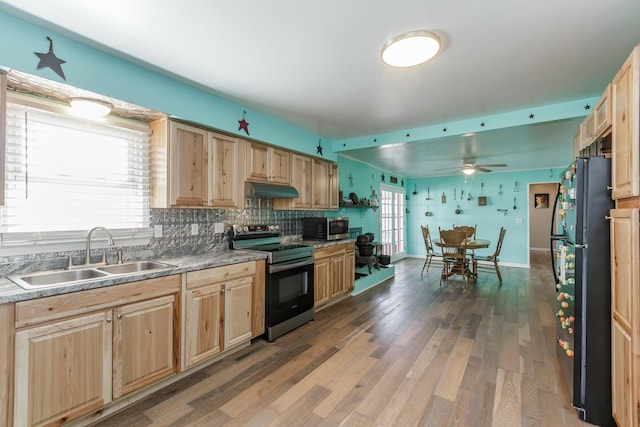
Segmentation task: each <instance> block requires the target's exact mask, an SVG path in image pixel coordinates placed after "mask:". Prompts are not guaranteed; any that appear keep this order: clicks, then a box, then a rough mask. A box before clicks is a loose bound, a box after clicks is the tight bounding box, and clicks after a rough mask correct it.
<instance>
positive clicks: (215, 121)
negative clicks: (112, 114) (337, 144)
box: [0, 12, 337, 161]
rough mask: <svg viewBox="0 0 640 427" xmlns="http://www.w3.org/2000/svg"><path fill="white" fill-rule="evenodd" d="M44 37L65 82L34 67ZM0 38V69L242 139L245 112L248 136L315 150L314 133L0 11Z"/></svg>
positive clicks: (327, 144) (326, 153)
mask: <svg viewBox="0 0 640 427" xmlns="http://www.w3.org/2000/svg"><path fill="white" fill-rule="evenodd" d="M47 36H49V37H51V38H52V39H53V42H54V45H53V47H54V52H55V54H56V56H57V57H58V58H60V59H63V60H65V61H66V63H65V64H62V69H63V71H64V74H65V76H66V77H67V81H64V80H63V79H61V78H60V77H58V75H57V74H55V73H54V72H53V71H52V70H51V69H49V68H43V69H41V70H36V66H37V65H38V62H39V59H38V57H37V56H36V55H35V54H34V52H47V51H48V49H49V42H48V41H47V39H46V37H47ZM150 37H152V35H150ZM0 40H2V43H0V67H4V68H12V69H16V70H19V71H22V72H25V73H29V74H34V75H36V76H38V77H42V78H46V79H49V80H53V81H57V82H60V83H66V84H69V85H71V86H74V87H78V88H81V89H85V90H88V91H91V92H95V93H98V94H102V95H106V96H108V97H111V98H115V99H119V100H122V101H126V102H130V103H133V104H137V105H140V106H143V107H147V108H151V109H154V110H158V111H161V112H164V113H167V114H169V115H172V116H175V117H179V118H182V119H185V120H189V121H193V122H197V123H200V124H202V125H206V126H210V127H213V128H216V129H219V130H221V131H224V132H228V133H231V134H238V135H240V136H242V137H246V134H245V133H244V132H243V131H242V132H239V131H238V120H241V119H242V112H243V110H245V111H246V112H247V114H246V120H247V121H248V122H249V132H250V136H249V137H250V138H253V139H256V140H259V141H263V142H268V143H271V144H275V145H279V146H282V147H285V148H288V149H291V150H296V151H299V152H303V153H307V154H311V155H315V154H316V147H317V145H318V139H319V136H318V135H316V134H313V133H310V132H308V131H305V130H302V129H299V128H297V127H294V126H291V125H289V124H287V123H285V122H282V121H280V120H277V119H274V118H272V117H269V116H267V115H265V114H262V113H260V112H257V111H252V110H250V109H248V108H246V107H244V106H242V105H238V104H236V103H233V102H231V101H228V100H226V99H223V98H221V97H219V96H216V95H214V94H211V93H208V92H206V91H204V90H201V89H198V88H196V87H194V86H191V85H189V84H187V83H184V82H182V81H179V80H176V79H174V78H170V77H167V76H165V75H163V74H160V73H157V72H153V71H150V70H148V69H146V68H143V67H141V66H139V65H136V64H134V63H132V62H129V61H127V60H124V59H121V58H118V57H115V56H113V55H110V54H108V53H105V52H103V51H100V50H98V49H94V48H92V47H89V46H87V45H85V44H82V43H79V42H76V41H73V40H71V39H69V38H67V37H64V36H62V35H61V34H58V33H56V32H54V31H50V30H46V29H44V28H41V27H39V26H36V25H33V24H30V23H28V22H26V21H24V20H21V19H19V18H16V17H14V16H12V15H9V14H6V13H3V12H0ZM167 54H169V55H170V52H168V53H167ZM331 144H332V142H331V141H324V140H323V146H324V147H325V150H324V152H323V157H325V158H327V159H329V160H333V161H335V160H336V159H337V155H336V154H335V153H334V152H332V150H331V149H330V147H331Z"/></svg>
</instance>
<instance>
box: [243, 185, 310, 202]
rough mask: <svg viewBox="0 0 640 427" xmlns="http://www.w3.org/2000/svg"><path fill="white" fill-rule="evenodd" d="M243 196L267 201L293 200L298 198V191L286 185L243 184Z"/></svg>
mask: <svg viewBox="0 0 640 427" xmlns="http://www.w3.org/2000/svg"><path fill="white" fill-rule="evenodd" d="M245 195H247V196H253V197H264V198H267V199H274V198H276V199H277V198H282V199H295V198H297V197H299V196H300V194H298V190H296V189H295V188H293V187H290V186H287V185H276V184H265V183H262V182H250V181H247V182H245Z"/></svg>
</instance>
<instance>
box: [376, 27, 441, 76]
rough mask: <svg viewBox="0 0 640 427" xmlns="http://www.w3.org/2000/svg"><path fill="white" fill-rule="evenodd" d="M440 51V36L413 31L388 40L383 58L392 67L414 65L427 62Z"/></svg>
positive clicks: (422, 31)
mask: <svg viewBox="0 0 640 427" xmlns="http://www.w3.org/2000/svg"><path fill="white" fill-rule="evenodd" d="M439 51H440V37H438V36H437V35H436V34H434V33H432V32H430V31H425V30H418V31H411V32H408V33H404V34H401V35H399V36H397V37H394V38H392V39H391V40H389V41H387V42H386V43H385V44H384V46H383V47H382V60H383V61H384V62H385V63H386V64H389V65H391V66H392V67H412V66H414V65H419V64H422V63H424V62H427V61H428V60H430V59H431V58H433V57H434V56H436V54H437V53H438V52H439Z"/></svg>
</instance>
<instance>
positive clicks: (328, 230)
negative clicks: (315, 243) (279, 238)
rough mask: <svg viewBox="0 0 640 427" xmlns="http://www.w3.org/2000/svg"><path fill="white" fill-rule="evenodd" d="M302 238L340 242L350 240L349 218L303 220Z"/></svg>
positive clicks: (307, 218) (311, 218)
mask: <svg viewBox="0 0 640 427" xmlns="http://www.w3.org/2000/svg"><path fill="white" fill-rule="evenodd" d="M302 238H303V239H310V240H340V239H347V238H349V218H347V217H342V218H318V217H306V218H302Z"/></svg>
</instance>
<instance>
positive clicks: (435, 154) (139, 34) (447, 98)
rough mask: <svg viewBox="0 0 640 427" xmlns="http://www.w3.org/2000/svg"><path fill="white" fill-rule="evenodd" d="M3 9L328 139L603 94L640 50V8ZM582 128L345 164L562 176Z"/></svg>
mask: <svg viewBox="0 0 640 427" xmlns="http://www.w3.org/2000/svg"><path fill="white" fill-rule="evenodd" d="M0 10H5V11H8V12H9V13H12V14H15V15H17V16H19V17H22V18H24V19H27V20H30V21H32V22H36V23H37V24H39V25H42V26H44V27H45V28H50V29H52V30H57V31H59V32H61V33H62V34H64V35H66V36H69V37H71V38H74V39H77V40H80V41H83V42H85V43H88V44H90V45H92V46H95V47H98V48H100V49H103V50H106V51H108V52H110V53H112V54H114V55H116V56H120V57H123V58H126V59H129V60H132V61H134V62H136V63H138V64H141V65H143V66H145V67H148V68H151V69H154V70H156V71H160V72H162V73H164V74H168V75H171V76H173V77H178V78H180V79H181V80H184V81H187V82H190V83H193V84H195V85H197V86H199V87H201V88H204V89H206V90H208V91H211V92H213V93H216V94H218V95H220V96H222V97H225V98H227V99H230V100H232V101H235V102H237V103H238V104H240V105H242V106H243V107H245V108H248V109H252V110H254V111H259V112H262V113H264V114H266V115H269V116H271V117H275V118H278V119H281V120H284V121H286V122H288V123H291V124H293V125H296V126H298V127H300V128H303V129H306V130H308V131H309V132H311V133H315V134H317V135H318V136H319V137H322V138H325V139H328V140H344V139H350V138H356V137H362V136H369V135H372V136H375V135H378V134H383V133H387V132H393V131H403V130H409V129H416V128H420V127H425V126H432V125H440V124H446V123H448V122H453V121H458V120H464V119H472V118H483V117H489V116H492V115H497V114H502V113H506V112H510V111H514V110H520V109H529V108H535V107H541V106H545V105H549V104H555V103H561V102H567V101H575V100H579V99H586V98H590V97H597V96H600V94H601V93H602V91H603V89H604V88H605V87H606V85H607V83H608V82H610V81H611V79H612V77H613V76H614V75H615V73H616V71H617V70H618V68H619V67H620V65H621V64H622V63H623V62H624V60H625V59H626V57H627V56H628V54H629V53H630V51H631V49H632V48H633V46H635V45H636V44H637V43H639V42H640V25H639V22H640V1H638V0H612V1H587V2H585V1H584V0H563V1H557V0H538V1H530V2H523V1H512V0H487V1H483V2H474V1H466V2H463V1H438V2H435V1H431V0H395V1H388V0H385V1H383V0H324V1H318V2H308V1H299V0H272V1H268V2H267V1H238V0H183V1H181V2H176V1H169V0H134V1H130V0H110V1H108V2H94V1H86V0H47V1H46V2H44V1H42V0H0ZM417 29H427V30H431V31H434V32H436V33H438V34H439V35H440V36H441V38H442V39H443V40H444V48H443V50H442V52H441V53H440V54H439V56H437V57H436V58H435V59H434V60H432V61H431V62H429V63H426V64H423V65H420V66H418V67H415V68H410V69H394V68H392V67H389V66H386V65H384V64H383V63H382V62H381V60H380V48H381V47H382V45H383V44H384V43H385V41H386V40H387V39H389V38H391V37H393V36H396V35H398V34H400V33H403V32H407V31H411V30H417ZM167 113H171V112H167ZM579 122H580V120H577V119H573V120H567V121H563V122H561V123H547V124H537V125H531V126H520V127H517V128H509V129H504V130H501V131H493V130H490V131H486V132H481V133H477V134H476V136H474V137H471V138H466V137H449V138H446V140H442V139H438V140H429V141H426V142H423V141H413V143H412V144H405V145H403V146H401V147H403V148H400V147H396V148H395V149H394V150H393V153H392V155H389V151H390V150H385V149H384V148H382V149H371V148H367V149H362V150H351V151H346V152H344V154H345V155H347V156H350V157H354V158H357V159H360V160H363V161H366V162H367V163H370V164H372V165H376V166H378V167H380V168H382V169H385V170H389V171H392V172H395V173H398V174H400V175H403V176H407V177H412V176H431V175H434V174H441V172H440V173H436V172H434V171H433V169H436V168H440V167H449V166H458V165H460V164H461V158H462V157H464V155H472V156H475V157H476V158H477V159H478V163H507V164H509V168H502V169H509V170H522V169H531V168H536V165H537V167H538V168H539V167H551V166H562V165H561V164H560V165H555V164H550V163H549V159H553V158H554V155H553V150H554V148H557V144H571V136H572V134H573V131H574V130H575V129H576V128H577V123H579ZM548 126H551V127H552V128H547V127H548ZM558 132H560V133H558ZM549 135H556V138H558V135H560V139H562V141H557V140H555V139H551V137H549ZM565 135H566V136H565ZM549 150H551V151H549ZM556 157H557V156H556Z"/></svg>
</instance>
